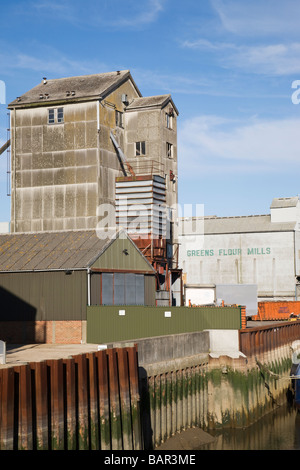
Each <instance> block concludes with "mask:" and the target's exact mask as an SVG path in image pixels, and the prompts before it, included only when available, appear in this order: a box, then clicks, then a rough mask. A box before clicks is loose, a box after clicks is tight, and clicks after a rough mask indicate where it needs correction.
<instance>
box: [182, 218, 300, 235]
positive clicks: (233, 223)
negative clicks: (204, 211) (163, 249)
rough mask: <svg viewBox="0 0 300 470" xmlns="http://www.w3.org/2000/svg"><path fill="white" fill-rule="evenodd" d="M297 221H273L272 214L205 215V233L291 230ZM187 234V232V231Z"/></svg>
mask: <svg viewBox="0 0 300 470" xmlns="http://www.w3.org/2000/svg"><path fill="white" fill-rule="evenodd" d="M295 226H296V222H271V216H270V215H251V216H241V217H204V234H205V235H209V234H218V233H219V234H221V233H259V232H289V231H293V230H295ZM185 235H187V232H186V233H185Z"/></svg>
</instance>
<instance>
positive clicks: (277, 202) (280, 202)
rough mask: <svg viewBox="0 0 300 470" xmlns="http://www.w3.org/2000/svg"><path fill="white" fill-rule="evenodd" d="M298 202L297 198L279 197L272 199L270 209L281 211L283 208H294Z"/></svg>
mask: <svg viewBox="0 0 300 470" xmlns="http://www.w3.org/2000/svg"><path fill="white" fill-rule="evenodd" d="M298 202H299V198H298V196H295V197H279V198H274V199H273V201H272V204H271V209H277V208H278V209H279V208H280V209H282V208H285V207H296V206H297V204H298Z"/></svg>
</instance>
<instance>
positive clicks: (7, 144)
mask: <svg viewBox="0 0 300 470" xmlns="http://www.w3.org/2000/svg"><path fill="white" fill-rule="evenodd" d="M9 146H10V139H9V140H8V141H7V142H6V143H5V144H4V145H2V147H0V155H1V154H2V153H3V152H5V150H7V149H8V147H9Z"/></svg>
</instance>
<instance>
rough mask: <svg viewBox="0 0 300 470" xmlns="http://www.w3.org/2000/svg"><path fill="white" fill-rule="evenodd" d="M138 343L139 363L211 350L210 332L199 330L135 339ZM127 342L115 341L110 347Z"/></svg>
mask: <svg viewBox="0 0 300 470" xmlns="http://www.w3.org/2000/svg"><path fill="white" fill-rule="evenodd" d="M135 343H137V345H138V355H139V364H140V365H145V364H152V363H159V362H166V361H170V360H173V359H178V358H187V357H190V356H196V355H199V354H203V355H207V353H208V351H209V347H210V346H209V332H208V331H198V332H195V333H183V334H179V335H168V336H159V337H154V338H153V337H152V338H143V339H138V340H137V341H135ZM124 344H126V342H121V343H113V344H112V345H109V347H115V348H116V347H119V345H124Z"/></svg>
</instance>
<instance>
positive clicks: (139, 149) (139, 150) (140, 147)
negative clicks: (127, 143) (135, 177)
mask: <svg viewBox="0 0 300 470" xmlns="http://www.w3.org/2000/svg"><path fill="white" fill-rule="evenodd" d="M135 155H136V156H137V157H138V156H139V155H146V144H145V142H136V143H135Z"/></svg>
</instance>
